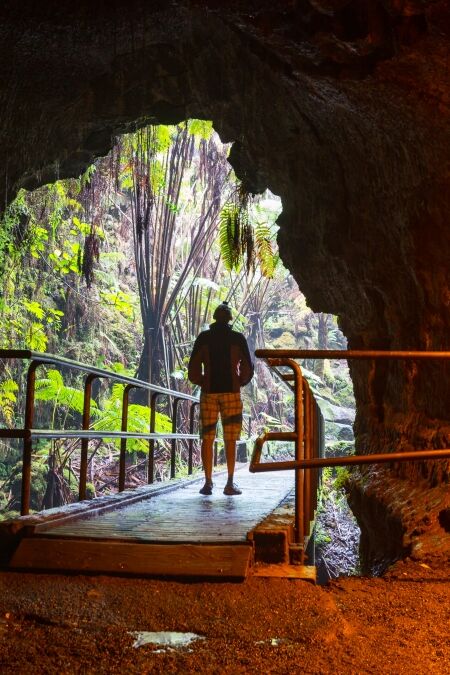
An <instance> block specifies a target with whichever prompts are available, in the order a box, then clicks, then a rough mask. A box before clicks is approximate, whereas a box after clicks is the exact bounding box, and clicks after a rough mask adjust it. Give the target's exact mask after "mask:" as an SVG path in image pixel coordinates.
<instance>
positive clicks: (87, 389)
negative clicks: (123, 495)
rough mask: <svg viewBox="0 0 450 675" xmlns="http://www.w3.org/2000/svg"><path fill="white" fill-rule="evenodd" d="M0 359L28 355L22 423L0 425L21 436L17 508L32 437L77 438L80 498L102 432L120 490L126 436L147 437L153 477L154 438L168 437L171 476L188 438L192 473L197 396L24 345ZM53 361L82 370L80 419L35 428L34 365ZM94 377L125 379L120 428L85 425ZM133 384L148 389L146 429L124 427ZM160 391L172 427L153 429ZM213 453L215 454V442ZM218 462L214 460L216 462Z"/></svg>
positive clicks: (3, 433)
mask: <svg viewBox="0 0 450 675" xmlns="http://www.w3.org/2000/svg"><path fill="white" fill-rule="evenodd" d="M0 359H21V360H29V361H30V364H29V367H28V371H27V386H26V402H25V420H24V426H23V428H22V429H0V438H17V439H21V440H22V441H23V462H22V492H21V514H22V515H27V514H28V513H29V509H30V490H31V461H32V450H33V440H39V439H53V440H57V439H68V438H76V439H79V440H81V456H80V476H79V490H78V497H79V499H80V500H82V499H85V498H86V486H87V470H88V464H89V462H88V449H89V441H90V440H102V439H105V438H114V439H120V441H121V443H120V456H119V491H123V490H124V489H125V476H126V449H127V441H128V440H129V439H141V440H147V441H148V444H149V453H148V482H149V483H152V482H153V480H154V450H155V442H157V441H159V440H167V441H170V443H171V452H170V477H171V478H174V477H175V468H176V450H177V445H176V444H177V441H188V474H189V475H191V474H192V473H193V444H194V441H195V440H198V434H195V433H193V432H194V426H195V418H196V416H195V412H196V409H197V407H198V405H199V402H200V401H199V397H198V396H193V395H191V394H185V393H183V392H180V391H176V390H174V389H168V388H165V387H160V386H158V385H155V384H151V383H148V382H144V381H143V380H138V379H137V378H134V377H129V376H128V375H122V374H120V373H115V372H113V371H110V370H106V369H103V368H97V367H95V366H89V365H87V364H84V363H81V362H79V361H74V360H72V359H67V358H65V357H60V356H55V355H54V354H46V353H42V352H35V351H32V350H27V349H0ZM46 365H55V366H60V367H61V368H68V369H71V370H78V371H80V372H83V373H86V374H87V376H86V378H85V381H84V399H83V421H82V429H81V430H80V429H78V430H77V429H67V430H54V429H36V428H34V410H35V384H36V370H37V368H39V367H40V366H46ZM96 379H105V380H110V381H112V382H119V383H122V384H124V385H125V388H124V391H123V396H122V411H121V412H122V424H121V426H122V429H121V430H120V431H112V430H110V431H108V430H101V431H95V430H91V429H89V425H90V421H91V394H92V385H93V383H94V381H95V380H96ZM132 389H143V390H146V391H149V392H151V400H150V410H151V412H150V425H149V426H150V429H149V432H148V433H144V432H132V431H128V406H129V395H130V392H131V390H132ZM161 396H166V397H171V398H172V399H173V409H172V430H171V432H156V431H155V426H156V403H157V401H158V399H159V398H160V397H161ZM182 401H187V402H188V403H189V404H190V411H189V416H188V417H189V433H178V432H177V427H178V412H179V404H180V403H181V402H182ZM244 417H248V418H249V430H250V428H251V427H250V425H251V418H250V416H249V415H246V414H245V413H244ZM215 457H216V458H217V446H216V452H215ZM215 464H217V461H216V462H215Z"/></svg>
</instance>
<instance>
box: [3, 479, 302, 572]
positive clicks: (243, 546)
mask: <svg viewBox="0 0 450 675" xmlns="http://www.w3.org/2000/svg"><path fill="white" fill-rule="evenodd" d="M225 481H226V474H225V472H224V473H222V474H221V475H216V476H215V477H214V490H213V494H212V495H211V496H203V495H200V494H199V488H200V487H201V485H202V483H203V481H202V479H201V478H197V479H190V480H187V481H175V482H173V481H172V482H169V483H166V484H159V485H158V484H156V485H153V486H148V488H142V489H140V490H139V491H137V492H135V493H133V492H128V493H122V494H121V495H115V496H114V497H109V498H107V499H106V500H105V499H99V500H93V501H92V502H89V503H86V502H84V503H82V504H79V505H77V504H75V505H71V506H69V507H68V508H65V509H63V510H59V511H56V512H55V511H49V512H43V513H42V514H37V515H35V516H30V517H26V518H22V519H18V521H15V522H16V530H17V528H18V527H19V523H21V525H22V526H24V527H22V530H21V531H22V535H21V536H20V538H18V541H17V545H16V546H13V547H12V553H11V556H10V558H9V561H8V565H7V567H9V568H15V569H18V568H20V569H43V570H71V571H75V570H77V571H88V572H116V573H117V572H121V573H131V574H149V575H169V576H224V577H241V578H242V577H245V576H246V575H247V573H248V569H249V566H250V565H251V564H252V562H253V559H254V555H253V546H254V544H253V536H252V533H253V532H254V530H255V529H256V528H257V526H258V524H260V523H261V521H263V520H264V519H266V518H267V517H268V516H270V514H271V513H272V512H273V511H274V510H275V509H276V508H277V507H278V505H279V504H280V502H282V500H283V499H284V498H285V497H286V496H287V495H288V494H289V493H290V492H291V491H292V489H293V485H294V474H293V472H274V473H261V474H250V473H249V472H248V469H247V467H243V468H240V469H239V470H238V471H237V472H236V481H237V483H238V484H239V487H241V489H242V495H238V496H235V497H227V496H225V495H224V494H223V488H224V485H225ZM0 536H1V535H0Z"/></svg>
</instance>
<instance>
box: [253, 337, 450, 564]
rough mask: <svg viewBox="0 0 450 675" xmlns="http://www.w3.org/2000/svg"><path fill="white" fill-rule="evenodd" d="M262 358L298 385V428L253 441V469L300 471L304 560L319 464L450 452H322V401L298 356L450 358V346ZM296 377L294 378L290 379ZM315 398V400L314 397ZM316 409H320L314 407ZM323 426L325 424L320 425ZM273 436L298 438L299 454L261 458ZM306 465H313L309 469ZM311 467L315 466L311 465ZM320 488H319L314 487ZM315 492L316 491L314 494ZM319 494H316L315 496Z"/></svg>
mask: <svg viewBox="0 0 450 675" xmlns="http://www.w3.org/2000/svg"><path fill="white" fill-rule="evenodd" d="M255 353H256V356H257V357H258V358H263V359H265V360H266V361H267V363H268V365H269V366H270V367H272V368H274V369H275V371H276V373H277V375H278V376H279V377H280V378H281V380H282V381H283V382H284V383H285V384H286V385H287V386H288V387H289V388H290V389H291V390H293V391H294V395H295V396H294V403H295V410H296V413H295V425H294V426H295V428H294V431H293V432H287V433H283V432H268V433H266V434H264V435H262V436H260V437H259V438H258V439H257V440H256V442H255V446H254V450H253V455H252V459H251V462H250V471H251V472H252V473H256V472H258V473H259V472H265V471H285V470H289V469H293V470H294V471H295V474H296V513H295V537H296V542H297V544H298V545H299V547H300V555H301V562H303V560H304V554H305V551H304V549H305V546H304V543H305V531H306V530H307V528H308V522H309V518H310V515H311V506H310V502H311V499H308V495H306V499H305V497H304V495H305V494H306V493H307V492H308V491H309V490H310V488H311V479H310V478H308V475H309V474H310V473H313V475H314V478H313V483H317V479H318V474H317V469H321V468H323V467H327V466H351V465H362V464H379V463H386V462H411V461H420V460H423V459H427V460H436V459H448V458H450V448H442V449H432V450H414V451H405V452H393V453H377V454H365V455H352V456H350V457H322V456H320V455H321V454H322V452H321V450H320V448H319V447H318V445H320V442H319V444H318V436H317V434H319V437H320V433H321V432H320V430H319V431H318V429H317V420H320V417H321V416H320V415H319V416H317V408H318V404H317V402H316V401H315V398H314V396H313V395H312V393H311V391H310V389H309V385H308V384H307V381H306V379H305V378H304V377H303V375H302V372H301V368H300V366H299V364H297V363H296V361H295V359H306V358H314V359H330V358H333V359H342V360H344V359H345V360H347V359H370V360H373V359H412V360H416V359H421V360H426V359H449V358H450V352H449V351H439V352H437V351H435V352H424V351H373V350H372V351H362V350H314V349H259V350H257V351H256V352H255ZM280 366H281V367H289V368H291V370H292V371H293V372H292V374H285V373H280V372H279V371H278V370H277V369H278V367H280ZM292 381H293V384H291V382H292ZM311 402H313V403H311ZM299 410H300V411H301V412H300V414H301V416H302V418H303V425H301V424H299V421H298V415H299V412H298V411H299ZM314 411H315V412H314ZM319 426H320V425H319ZM268 440H293V441H294V442H295V460H287V461H283V462H270V463H261V455H262V450H263V446H264V443H265V442H266V441H268ZM305 470H308V471H306V472H305ZM310 470H312V471H310ZM305 473H306V479H305ZM315 492H316V494H317V490H315ZM310 497H311V495H310ZM314 499H315V497H312V501H313V502H314Z"/></svg>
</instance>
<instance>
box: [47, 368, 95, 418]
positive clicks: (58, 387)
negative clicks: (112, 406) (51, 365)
mask: <svg viewBox="0 0 450 675" xmlns="http://www.w3.org/2000/svg"><path fill="white" fill-rule="evenodd" d="M35 398H36V400H37V401H50V402H51V403H53V404H54V405H55V406H62V407H64V408H67V409H68V410H72V411H75V412H78V413H82V412H83V405H84V395H83V392H82V390H81V389H76V388H75V387H68V386H67V385H65V384H64V380H63V377H62V375H61V373H60V372H59V371H58V370H54V369H50V370H48V372H47V377H44V378H41V379H39V380H37V381H36V394H35ZM91 408H92V409H93V410H95V409H96V408H97V404H96V403H95V401H93V400H91Z"/></svg>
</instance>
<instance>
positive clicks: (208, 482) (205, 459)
mask: <svg viewBox="0 0 450 675" xmlns="http://www.w3.org/2000/svg"><path fill="white" fill-rule="evenodd" d="M213 445H214V438H204V439H203V440H202V447H201V455H202V464H203V471H204V472H205V484H204V486H203V487H202V489H201V490H200V493H201V494H202V495H210V494H211V493H212V486H213V482H212V469H213Z"/></svg>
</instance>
